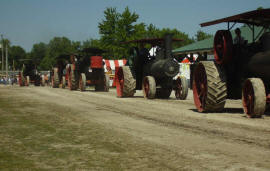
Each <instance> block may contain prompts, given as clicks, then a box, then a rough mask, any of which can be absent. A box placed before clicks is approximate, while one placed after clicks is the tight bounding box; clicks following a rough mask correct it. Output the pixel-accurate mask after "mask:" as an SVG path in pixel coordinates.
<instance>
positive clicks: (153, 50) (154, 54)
mask: <svg viewBox="0 0 270 171" xmlns="http://www.w3.org/2000/svg"><path fill="white" fill-rule="evenodd" d="M156 51H157V46H154V47H152V48H151V49H150V50H149V55H150V56H156Z"/></svg>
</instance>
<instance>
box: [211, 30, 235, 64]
mask: <svg viewBox="0 0 270 171" xmlns="http://www.w3.org/2000/svg"><path fill="white" fill-rule="evenodd" d="M214 56H215V60H216V62H217V63H218V64H225V63H227V62H229V61H230V60H231V58H232V36H231V33H230V32H229V31H227V30H219V31H217V33H216V35H215V37H214Z"/></svg>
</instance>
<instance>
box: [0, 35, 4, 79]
mask: <svg viewBox="0 0 270 171" xmlns="http://www.w3.org/2000/svg"><path fill="white" fill-rule="evenodd" d="M1 38H2V46H1V47H2V68H1V70H2V74H3V73H4V39H3V34H1Z"/></svg>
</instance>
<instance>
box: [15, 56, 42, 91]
mask: <svg viewBox="0 0 270 171" xmlns="http://www.w3.org/2000/svg"><path fill="white" fill-rule="evenodd" d="M21 61H24V64H23V67H22V71H20V72H19V85H20V86H29V85H30V84H31V83H32V84H34V85H35V86H40V85H42V86H45V78H44V76H43V75H41V74H40V73H39V72H38V70H37V67H36V64H35V63H34V61H33V60H31V59H22V60H21Z"/></svg>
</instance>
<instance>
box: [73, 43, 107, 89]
mask: <svg viewBox="0 0 270 171" xmlns="http://www.w3.org/2000/svg"><path fill="white" fill-rule="evenodd" d="M102 53H104V51H103V50H101V49H98V48H86V49H84V50H83V51H82V54H83V55H82V56H79V55H73V56H72V59H71V65H70V67H69V68H68V73H69V77H68V85H69V88H70V90H76V89H78V88H79V89H80V90H81V91H85V88H86V86H95V90H96V91H109V86H110V85H109V81H110V79H109V75H107V74H105V72H104V62H103V57H102V56H101V54H102Z"/></svg>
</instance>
